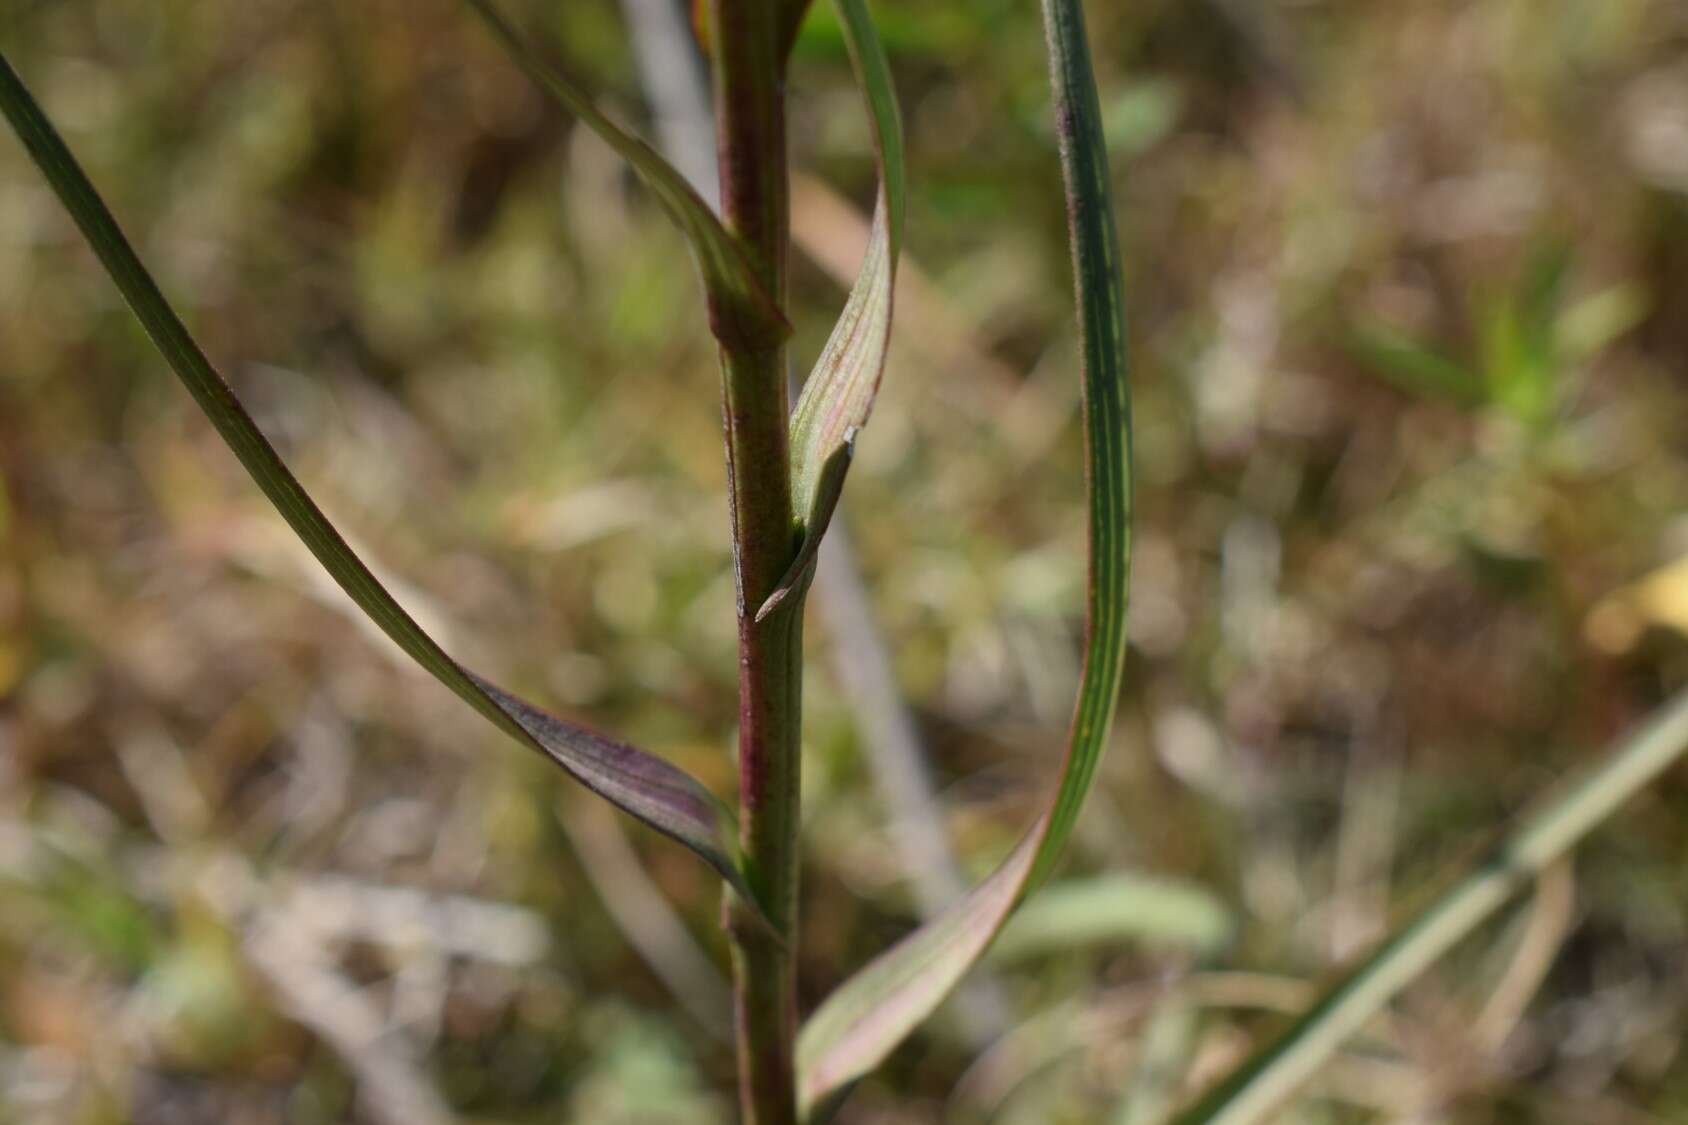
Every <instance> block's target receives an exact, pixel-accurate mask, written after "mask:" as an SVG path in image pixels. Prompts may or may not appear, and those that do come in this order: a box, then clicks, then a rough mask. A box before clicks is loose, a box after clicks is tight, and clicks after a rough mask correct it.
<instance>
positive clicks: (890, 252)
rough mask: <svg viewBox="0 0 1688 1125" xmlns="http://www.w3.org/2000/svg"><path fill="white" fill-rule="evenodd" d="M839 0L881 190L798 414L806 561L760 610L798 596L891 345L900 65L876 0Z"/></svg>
mask: <svg viewBox="0 0 1688 1125" xmlns="http://www.w3.org/2000/svg"><path fill="white" fill-rule="evenodd" d="M836 6H837V8H838V15H839V22H840V24H841V25H842V26H843V29H844V40H845V43H846V44H847V45H848V47H849V50H850V60H851V62H852V63H854V65H855V68H856V76H857V79H858V80H859V81H860V82H861V84H862V90H863V92H864V93H865V94H866V95H867V105H868V112H869V115H870V116H871V117H872V119H873V134H874V144H875V146H876V147H877V148H878V151H879V193H878V199H877V200H876V202H875V203H874V208H873V226H872V228H871V230H870V231H869V234H868V242H867V252H866V254H865V255H864V256H863V258H862V267H861V271H860V273H858V274H857V275H856V283H855V285H853V286H852V287H851V288H850V296H849V297H848V299H846V301H845V302H844V311H843V313H842V314H840V315H839V317H838V323H837V324H835V325H833V328H832V335H831V336H829V337H828V338H827V342H826V346H825V347H824V348H822V349H821V354H820V358H819V359H818V360H816V361H815V367H814V370H812V371H811V372H810V373H809V378H808V380H807V381H806V382H805V383H804V384H803V393H802V394H801V395H799V396H798V399H797V406H796V407H795V408H794V409H793V410H792V414H791V488H792V511H794V512H795V513H797V518H798V519H799V520H801V521H802V522H803V547H802V550H801V552H800V561H802V562H803V564H804V565H803V566H802V567H799V568H794V569H793V571H792V572H790V573H788V574H787V575H786V577H785V579H784V580H783V581H782V582H781V583H780V585H779V588H778V589H776V590H775V591H774V593H773V594H772V595H771V596H770V597H769V598H768V600H767V602H766V603H764V604H763V606H762V607H761V610H760V612H759V614H758V616H765V615H766V614H767V613H768V611H769V610H771V609H772V608H773V607H774V606H775V605H777V604H779V602H781V601H783V600H784V599H785V598H786V597H787V596H788V595H789V594H790V592H791V588H792V586H793V585H794V584H795V583H796V582H797V581H798V580H800V579H801V577H802V576H803V574H804V573H806V572H807V565H808V563H809V562H812V561H813V559H814V556H815V552H816V551H817V550H818V549H819V547H820V539H821V536H822V535H824V534H826V527H827V524H828V523H829V522H830V521H831V518H832V513H833V510H834V509H835V508H836V507H837V503H838V493H839V490H841V489H842V488H843V485H844V480H843V473H844V470H845V469H847V468H848V465H849V447H850V444H851V442H852V441H853V440H854V439H855V436H856V434H857V433H859V432H860V431H861V428H862V427H863V426H865V425H867V418H868V414H869V413H871V412H872V410H873V399H874V396H875V395H876V394H877V393H878V391H879V380H880V376H881V375H883V374H884V371H885V355H886V352H887V351H888V350H889V349H890V346H891V303H892V297H893V294H894V290H895V286H896V279H897V255H898V254H899V253H900V252H901V249H902V239H903V206H904V197H905V196H906V194H907V188H906V184H905V181H906V176H907V173H906V170H905V166H904V160H903V122H902V117H901V115H900V113H899V112H898V110H897V91H896V88H895V87H894V86H893V85H892V83H891V64H890V62H889V61H888V60H887V59H886V57H885V48H884V47H883V46H882V45H881V44H880V42H879V35H878V33H877V32H875V30H874V27H873V17H872V16H870V15H869V14H868V10H867V4H866V0H836Z"/></svg>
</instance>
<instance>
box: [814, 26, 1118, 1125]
mask: <svg viewBox="0 0 1688 1125" xmlns="http://www.w3.org/2000/svg"><path fill="white" fill-rule="evenodd" d="M855 6H856V5H855V4H852V3H845V4H842V5H841V7H842V9H843V10H844V11H845V12H846V13H848V12H849V11H850V9H851V8H852V7H855ZM1043 11H1044V24H1045V29H1046V31H1047V34H1048V39H1049V58H1050V71H1051V78H1052V82H1053V86H1054V93H1055V118H1056V122H1057V128H1058V136H1059V140H1060V147H1061V164H1062V170H1063V172H1064V173H1065V176H1066V182H1067V201H1068V217H1069V224H1070V227H1071V231H1072V251H1073V273H1074V278H1075V285H1076V289H1077V297H1078V311H1079V327H1080V331H1081V335H1082V347H1081V356H1082V360H1083V381H1082V384H1081V385H1082V388H1083V397H1084V435H1085V453H1086V458H1087V465H1088V477H1089V494H1090V497H1089V499H1090V505H1089V536H1090V586H1089V593H1088V606H1087V610H1088V629H1087V633H1088V638H1087V641H1086V649H1085V660H1084V672H1083V675H1082V677H1081V679H1080V683H1079V691H1078V702H1077V705H1076V708H1075V711H1074V715H1073V723H1072V728H1071V731H1070V734H1069V738H1068V744H1067V752H1066V758H1065V761H1064V762H1063V764H1062V769H1061V781H1060V786H1059V788H1058V789H1057V791H1056V793H1055V796H1054V800H1053V802H1052V803H1051V805H1050V807H1049V809H1048V810H1047V811H1046V812H1045V813H1044V814H1043V815H1042V816H1041V817H1039V818H1038V820H1037V822H1036V823H1035V824H1034V825H1033V826H1032V828H1031V830H1030V831H1029V832H1028V833H1027V834H1026V836H1025V838H1024V839H1023V840H1021V842H1020V844H1019V845H1018V846H1017V847H1016V848H1015V849H1014V851H1013V852H1012V853H1011V854H1010V855H1009V857H1008V859H1007V860H1005V861H1004V863H1003V864H1002V866H1001V867H999V868H998V869H997V870H996V871H995V872H994V873H993V874H992V875H991V876H989V877H988V878H987V879H986V880H985V881H984V882H983V883H982V884H980V885H979V886H978V887H977V888H975V889H974V890H973V891H972V892H970V893H969V894H968V895H967V896H966V897H965V898H963V899H962V900H961V901H960V902H958V903H956V904H955V905H954V906H953V907H951V908H950V909H949V910H948V911H946V912H945V913H943V914H941V915H939V916H938V917H937V918H935V919H933V920H932V921H930V922H928V923H927V924H925V925H924V926H922V927H920V928H919V929H917V930H916V931H915V932H914V933H912V934H911V935H909V936H908V937H906V938H904V939H903V940H902V942H900V943H899V944H898V945H896V946H894V947H893V948H892V949H891V950H889V951H888V952H886V953H884V954H882V955H881V956H880V957H879V958H877V959H876V960H874V961H873V962H871V963H870V964H869V965H868V966H867V967H866V968H865V969H863V970H862V971H861V972H859V973H857V974H856V975H855V976H854V977H852V978H851V979H850V980H848V981H846V982H845V983H844V985H843V986H842V987H840V988H839V989H838V990H837V991H836V992H834V993H833V994H832V996H831V997H829V998H828V999H827V1000H826V1002H825V1003H824V1004H822V1005H821V1007H820V1009H819V1010H818V1011H817V1012H816V1013H815V1014H814V1016H813V1017H812V1018H811V1019H810V1020H809V1021H808V1023H807V1024H806V1025H805V1026H804V1028H803V1031H802V1033H801V1035H800V1036H799V1037H798V1045H797V1067H798V1098H799V1103H800V1108H801V1109H802V1111H803V1113H804V1114H805V1116H811V1115H814V1114H816V1113H817V1111H818V1110H821V1109H823V1108H824V1107H826V1106H828V1105H829V1104H831V1103H833V1102H835V1101H836V1099H837V1098H838V1097H839V1096H841V1094H842V1092H843V1091H844V1090H846V1089H847V1088H848V1086H849V1085H850V1084H851V1083H852V1082H854V1081H855V1080H856V1079H858V1078H860V1077H861V1076H862V1075H864V1074H866V1073H867V1072H868V1071H869V1070H871V1069H873V1067H875V1066H876V1065H878V1063H879V1062H880V1061H881V1060H882V1059H884V1058H885V1056H886V1055H888V1054H889V1053H890V1052H891V1051H892V1049H893V1048H895V1047H896V1046H897V1044H898V1043H900V1042H901V1041H902V1040H903V1039H904V1038H905V1037H906V1036H907V1035H908V1034H909V1033H910V1032H911V1031H913V1030H914V1029H915V1027H917V1026H918V1025H919V1024H920V1023H921V1021H923V1020H924V1019H925V1018H926V1017H927V1016H928V1015H930V1014H931V1012H932V1011H933V1009H935V1008H936V1007H937V1006H938V1005H939V1004H940V1003H941V1002H942V1001H943V999H944V998H945V997H946V996H947V995H949V993H950V992H951V990H953V989H954V988H955V986H956V984H957V983H958V982H959V981H960V980H961V978H962V977H963V976H964V975H965V974H966V972H967V970H968V969H969V968H970V967H971V966H972V965H973V964H974V963H975V962H976V961H978V959H979V958H980V957H981V956H982V955H983V954H984V952H985V950H986V949H987V948H989V946H990V944H991V942H992V940H993V939H994V938H995V937H996V935H997V934H998V933H999V932H1000V931H1001V929H1002V927H1003V924H1004V923H1005V922H1006V921H1007V920H1008V917H1009V915H1010V914H1011V913H1012V912H1013V910H1014V908H1015V907H1016V906H1017V905H1018V904H1019V903H1020V902H1021V901H1022V900H1023V899H1024V898H1025V897H1026V896H1027V895H1028V894H1030V893H1031V892H1032V891H1033V890H1034V889H1035V888H1036V887H1037V886H1038V884H1040V883H1041V882H1042V881H1043V880H1044V879H1045V878H1046V877H1047V876H1048V874H1049V871H1050V870H1051V868H1052V867H1053V866H1054V864H1055V862H1056V860H1057V859H1058V858H1059V856H1060V853H1061V850H1062V847H1063V846H1064V845H1065V843H1066V841H1067V838H1068V836H1070V835H1071V833H1072V829H1073V824H1074V822H1075V821H1076V820H1077V818H1078V812H1079V808H1080V806H1081V805H1082V804H1083V801H1084V798H1085V795H1086V794H1087V793H1088V792H1089V790H1090V784H1091V780H1092V778H1093V777H1094V775H1095V772H1096V766H1097V763H1098V762H1099V761H1100V760H1101V756H1102V751H1103V749H1104V748H1105V747H1106V745H1107V743H1108V737H1109V731H1110V729H1111V727H1112V723H1113V715H1114V706H1115V701H1116V698H1117V696H1118V694H1119V685H1120V677H1121V673H1122V670H1123V667H1124V663H1125V640H1126V634H1125V624H1126V601H1127V593H1128V590H1129V578H1130V559H1131V534H1130V531H1131V471H1130V470H1131V437H1130V434H1131V427H1130V415H1129V405H1128V397H1127V389H1126V357H1125V317H1124V299H1123V283H1122V278H1121V272H1120V257H1119V239H1118V236H1117V234H1116V232H1115V230H1114V219H1113V211H1112V207H1111V203H1110V200H1109V189H1108V161H1107V153H1106V151H1105V148H1104V144H1103V140H1102V120H1101V110H1100V107H1099V105H1098V103H1097V95H1096V85H1095V79H1094V77H1093V75H1092V73H1091V67H1090V54H1089V48H1088V47H1087V45H1086V42H1085V33H1084V16H1083V11H1082V9H1081V8H1080V6H1079V0H1044V5H1043Z"/></svg>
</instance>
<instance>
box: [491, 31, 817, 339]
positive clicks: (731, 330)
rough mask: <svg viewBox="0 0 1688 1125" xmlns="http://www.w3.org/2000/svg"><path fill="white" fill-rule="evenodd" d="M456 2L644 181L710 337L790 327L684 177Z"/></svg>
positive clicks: (774, 332) (515, 38)
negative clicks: (679, 244) (678, 235)
mask: <svg viewBox="0 0 1688 1125" xmlns="http://www.w3.org/2000/svg"><path fill="white" fill-rule="evenodd" d="M464 2H465V3H467V4H468V5H469V7H470V8H472V9H474V11H475V13H476V14H477V15H479V16H480V17H481V20H482V21H483V22H484V23H485V24H486V26H487V29H488V30H489V31H491V32H492V35H493V37H494V38H495V39H497V40H498V42H499V44H500V45H501V46H503V47H504V49H505V50H506V51H508V52H509V54H510V57H511V58H512V59H514V60H515V62H516V64H517V65H518V66H520V67H521V68H522V70H524V71H526V72H527V75H528V77H530V78H531V79H533V81H534V82H535V83H537V84H538V85H539V87H540V88H541V89H543V90H544V91H545V92H546V93H548V94H550V95H551V96H552V97H554V98H556V99H557V101H558V102H560V103H561V104H562V105H563V107H564V108H565V109H567V110H568V111H569V112H570V113H572V114H574V115H575V116H576V117H578V118H579V119H580V120H581V121H582V122H584V123H585V124H586V125H587V126H588V127H590V128H591V130H592V131H593V132H594V133H597V134H598V136H600V137H602V138H603V139H604V141H605V142H606V143H607V144H608V145H609V146H610V147H611V148H613V149H615V151H616V152H617V153H618V154H620V156H621V157H622V159H624V160H626V161H627V163H628V164H629V165H631V166H632V168H633V171H634V172H635V173H637V174H638V176H639V178H640V179H642V180H643V181H644V182H645V185H646V186H647V187H649V188H650V190H651V192H652V194H654V195H655V196H656V199H657V202H658V203H660V204H661V205H662V208H663V210H664V211H666V212H667V213H668V217H669V218H670V219H671V220H672V221H673V222H674V224H675V225H676V226H678V227H679V228H680V230H681V232H682V233H683V234H684V235H685V236H686V240H687V241H688V242H689V243H690V244H691V247H692V252H693V253H694V254H695V255H696V256H697V261H698V268H699V270H700V271H701V272H702V274H703V283H704V290H705V292H706V294H707V295H708V298H709V323H710V328H711V330H712V331H713V332H714V333H715V335H716V337H717V338H718V339H720V340H721V341H722V342H724V343H728V344H731V345H733V346H736V347H744V348H757V347H764V346H767V345H769V344H773V343H777V342H779V341H780V340H783V339H784V338H785V337H786V336H788V335H790V333H791V325H790V323H789V322H788V321H787V320H786V318H785V314H784V313H782V312H781V311H780V308H779V305H778V303H777V302H776V301H775V300H774V299H773V297H772V296H771V295H770V294H769V293H768V291H767V288H766V287H765V286H764V285H763V284H762V281H761V275H760V274H759V273H758V271H757V268H756V265H755V263H754V262H753V261H752V260H751V257H750V254H749V252H748V251H747V250H746V249H745V247H744V244H743V243H742V242H740V241H739V240H738V239H736V238H734V237H733V235H732V232H730V231H728V230H727V228H726V227H725V226H723V225H722V223H721V220H720V218H719V217H718V216H717V215H716V214H715V212H714V210H712V209H711V208H710V206H709V203H708V202H707V201H706V200H704V198H703V197H702V196H701V195H699V194H698V193H697V191H696V190H695V189H694V188H693V187H692V186H691V184H689V183H688V182H687V181H686V177H685V176H684V175H682V174H681V173H680V171H679V170H678V169H677V168H675V167H674V166H673V165H672V164H670V163H669V162H668V161H667V160H665V159H663V157H662V156H661V154H660V153H658V152H657V151H656V150H655V149H654V148H652V147H651V146H650V145H649V144H647V143H645V142H644V141H643V140H641V139H640V138H638V137H636V136H634V135H633V134H632V133H630V132H628V131H627V130H626V129H624V128H622V127H621V126H620V125H618V124H617V123H616V122H615V121H613V120H612V119H611V118H609V117H608V116H606V115H605V114H604V113H603V112H602V111H601V110H599V109H598V107H597V106H596V105H595V104H593V101H592V98H591V96H590V95H589V94H587V92H586V91H585V90H582V89H581V88H580V87H579V86H578V85H576V84H575V83H574V82H573V81H572V80H570V79H569V77H568V76H567V75H565V74H563V73H562V72H561V71H560V70H558V69H557V68H556V67H554V66H552V65H550V64H549V63H547V62H546V61H545V60H544V59H542V58H540V57H539V55H538V54H537V53H536V52H535V51H534V50H533V49H532V48H531V47H529V46H528V45H527V42H526V41H525V40H524V39H523V38H522V36H521V35H520V34H519V33H518V32H517V31H516V29H515V28H514V27H512V26H511V25H510V23H509V22H508V21H507V20H505V18H504V17H503V16H501V15H500V14H499V13H498V9H497V8H495V7H494V6H493V4H492V0H464Z"/></svg>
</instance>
